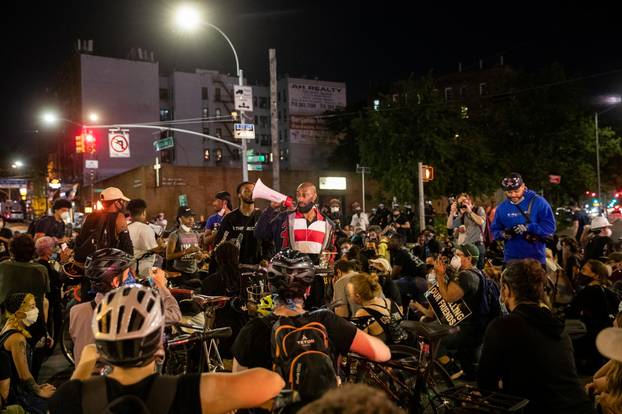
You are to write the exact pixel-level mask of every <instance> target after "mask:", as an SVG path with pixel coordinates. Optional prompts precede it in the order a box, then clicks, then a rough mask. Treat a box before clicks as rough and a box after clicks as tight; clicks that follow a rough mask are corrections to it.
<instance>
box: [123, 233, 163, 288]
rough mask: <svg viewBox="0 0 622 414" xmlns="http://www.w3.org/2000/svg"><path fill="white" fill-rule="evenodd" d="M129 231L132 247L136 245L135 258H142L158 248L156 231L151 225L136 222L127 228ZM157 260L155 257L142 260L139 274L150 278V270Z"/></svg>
mask: <svg viewBox="0 0 622 414" xmlns="http://www.w3.org/2000/svg"><path fill="white" fill-rule="evenodd" d="M127 229H128V231H129V232H130V239H132V245H134V257H140V256H142V255H143V254H145V253H147V252H148V251H149V250H151V249H155V248H156V247H158V242H156V238H155V231H153V229H152V228H151V227H150V226H149V225H147V224H145V223H141V222H139V221H134V222H132V223H130V224H129V225H128V226H127ZM155 260H156V258H155V255H151V256H147V257H144V258H142V259H140V261H139V262H138V274H139V275H140V276H143V277H147V276H149V269H151V268H152V267H153V264H154V263H155Z"/></svg>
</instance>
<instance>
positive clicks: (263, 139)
mask: <svg viewBox="0 0 622 414" xmlns="http://www.w3.org/2000/svg"><path fill="white" fill-rule="evenodd" d="M261 145H263V146H269V145H270V135H268V134H261Z"/></svg>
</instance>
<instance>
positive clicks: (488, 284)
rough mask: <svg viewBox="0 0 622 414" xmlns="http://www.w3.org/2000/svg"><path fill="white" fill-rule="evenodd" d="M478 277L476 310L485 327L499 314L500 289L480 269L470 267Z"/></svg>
mask: <svg viewBox="0 0 622 414" xmlns="http://www.w3.org/2000/svg"><path fill="white" fill-rule="evenodd" d="M470 270H471V271H472V272H474V273H475V274H476V275H477V277H479V287H480V289H479V304H478V307H477V311H478V313H479V317H480V322H481V323H482V324H483V327H486V325H488V323H489V322H490V321H492V320H493V319H495V318H496V317H497V316H500V315H501V303H499V297H500V296H501V290H500V289H499V285H498V284H497V282H495V281H494V280H492V279H491V278H489V277H488V276H486V275H485V274H484V273H483V272H482V271H481V270H479V269H477V268H474V269H470Z"/></svg>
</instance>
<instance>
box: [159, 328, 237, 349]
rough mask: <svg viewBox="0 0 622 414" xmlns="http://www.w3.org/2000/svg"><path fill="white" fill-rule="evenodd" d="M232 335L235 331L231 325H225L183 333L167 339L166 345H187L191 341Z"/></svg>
mask: <svg viewBox="0 0 622 414" xmlns="http://www.w3.org/2000/svg"><path fill="white" fill-rule="evenodd" d="M231 335H233V331H232V330H231V327H229V326H225V327H224V328H216V329H210V330H208V331H205V332H195V333H191V334H187V335H182V336H180V337H177V338H174V339H171V340H168V341H166V345H167V346H178V345H185V344H188V343H191V342H196V341H205V340H208V339H214V338H229V337H230V336H231Z"/></svg>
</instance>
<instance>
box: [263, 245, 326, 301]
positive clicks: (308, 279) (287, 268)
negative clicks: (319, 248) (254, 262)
mask: <svg viewBox="0 0 622 414" xmlns="http://www.w3.org/2000/svg"><path fill="white" fill-rule="evenodd" d="M314 278H315V268H314V267H313V262H312V261H311V259H310V258H309V256H307V255H306V254H303V253H300V252H299V251H297V250H292V249H285V250H282V251H280V252H279V253H277V254H276V255H275V256H274V257H273V258H272V260H271V261H270V266H269V267H268V283H270V286H271V287H272V288H273V290H274V291H275V293H277V294H278V295H279V297H281V298H284V299H292V298H300V297H302V296H303V295H304V293H305V291H306V290H307V288H308V287H309V286H310V285H311V283H312V282H313V279H314Z"/></svg>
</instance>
